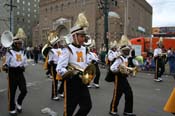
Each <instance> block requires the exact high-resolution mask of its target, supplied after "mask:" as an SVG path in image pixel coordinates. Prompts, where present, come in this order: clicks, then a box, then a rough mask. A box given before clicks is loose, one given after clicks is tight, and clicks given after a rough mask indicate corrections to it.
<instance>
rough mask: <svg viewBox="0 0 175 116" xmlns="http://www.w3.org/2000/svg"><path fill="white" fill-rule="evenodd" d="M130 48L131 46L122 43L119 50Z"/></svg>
mask: <svg viewBox="0 0 175 116" xmlns="http://www.w3.org/2000/svg"><path fill="white" fill-rule="evenodd" d="M130 49H131V47H130V46H128V45H123V46H121V47H120V50H122V51H123V50H130Z"/></svg>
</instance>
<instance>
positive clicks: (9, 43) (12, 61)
mask: <svg viewBox="0 0 175 116" xmlns="http://www.w3.org/2000/svg"><path fill="white" fill-rule="evenodd" d="M25 38H26V35H25V33H24V31H23V29H22V28H19V29H18V31H17V34H16V35H15V37H13V34H12V33H11V32H9V31H5V32H4V33H3V34H2V37H1V43H2V45H3V46H4V47H6V48H9V49H8V51H7V53H6V56H5V63H4V64H3V70H4V71H6V72H7V73H8V100H9V101H8V102H9V114H10V115H11V116H16V115H17V111H18V113H21V112H22V103H23V100H24V98H25V96H26V94H27V87H26V80H25V77H24V74H23V73H24V71H25V67H26V66H27V57H26V54H25V52H24V50H23V48H22V46H23V43H24V39H25ZM17 87H19V90H20V94H19V96H18V98H17V101H15V94H16V90H17Z"/></svg>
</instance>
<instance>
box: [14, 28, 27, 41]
mask: <svg viewBox="0 0 175 116" xmlns="http://www.w3.org/2000/svg"><path fill="white" fill-rule="evenodd" d="M17 38H19V39H25V38H27V36H26V34H25V32H24V30H23V29H22V28H18V31H17V33H16V35H15V38H14V39H17Z"/></svg>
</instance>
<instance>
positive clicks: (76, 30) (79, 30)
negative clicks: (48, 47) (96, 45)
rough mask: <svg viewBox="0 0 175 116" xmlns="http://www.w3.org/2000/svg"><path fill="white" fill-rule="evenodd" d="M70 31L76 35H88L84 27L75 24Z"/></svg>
mask: <svg viewBox="0 0 175 116" xmlns="http://www.w3.org/2000/svg"><path fill="white" fill-rule="evenodd" d="M70 32H71V34H72V35H74V34H82V35H86V34H87V30H86V29H85V28H83V27H80V26H79V25H76V26H73V27H72V28H71V29H70Z"/></svg>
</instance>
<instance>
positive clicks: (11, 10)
mask: <svg viewBox="0 0 175 116" xmlns="http://www.w3.org/2000/svg"><path fill="white" fill-rule="evenodd" d="M5 6H8V7H10V31H11V32H12V33H13V31H14V29H13V7H17V6H15V5H13V1H12V0H10V4H5Z"/></svg>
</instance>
